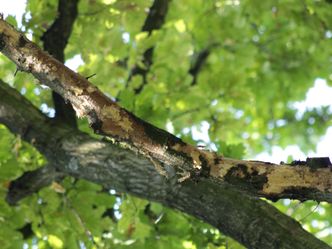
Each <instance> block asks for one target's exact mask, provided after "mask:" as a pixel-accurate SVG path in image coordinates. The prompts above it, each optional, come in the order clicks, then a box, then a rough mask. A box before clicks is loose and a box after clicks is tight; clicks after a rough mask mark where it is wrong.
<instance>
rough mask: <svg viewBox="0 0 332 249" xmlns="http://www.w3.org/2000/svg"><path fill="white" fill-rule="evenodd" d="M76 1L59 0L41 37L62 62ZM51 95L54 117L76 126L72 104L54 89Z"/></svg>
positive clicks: (51, 52) (74, 15)
mask: <svg viewBox="0 0 332 249" xmlns="http://www.w3.org/2000/svg"><path fill="white" fill-rule="evenodd" d="M78 1H79V0H59V3H58V16H57V18H56V19H55V21H54V22H53V24H52V25H51V26H50V27H49V28H48V30H47V31H46V32H45V33H44V34H43V36H42V38H41V40H42V41H43V42H44V50H45V51H47V52H49V53H50V54H51V55H52V56H53V57H54V58H56V59H57V60H58V61H60V62H62V63H63V62H64V59H65V55H64V50H65V47H66V45H67V43H68V39H69V36H70V34H71V31H72V27H73V24H74V22H75V19H76V17H77V5H78ZM52 97H53V103H54V108H55V119H57V120H59V121H62V122H66V123H68V124H70V125H71V126H73V127H77V123H76V115H75V111H74V109H73V107H72V105H71V104H70V103H66V102H65V101H64V99H63V98H62V97H61V95H59V94H57V93H56V92H54V91H53V92H52Z"/></svg>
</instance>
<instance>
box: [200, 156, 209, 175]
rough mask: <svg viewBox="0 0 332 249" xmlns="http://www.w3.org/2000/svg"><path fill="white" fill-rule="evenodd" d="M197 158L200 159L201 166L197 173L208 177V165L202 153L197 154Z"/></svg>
mask: <svg viewBox="0 0 332 249" xmlns="http://www.w3.org/2000/svg"><path fill="white" fill-rule="evenodd" d="M199 160H200V161H201V166H202V168H201V170H200V172H199V175H200V176H202V177H208V176H209V175H210V165H209V164H208V162H207V161H206V160H205V158H204V156H203V155H200V156H199Z"/></svg>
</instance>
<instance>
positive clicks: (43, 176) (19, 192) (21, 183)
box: [6, 165, 64, 205]
mask: <svg viewBox="0 0 332 249" xmlns="http://www.w3.org/2000/svg"><path fill="white" fill-rule="evenodd" d="M63 177H64V174H63V173H61V172H57V171H56V170H55V167H54V166H53V165H52V166H50V165H47V166H44V167H42V168H39V169H37V170H34V171H28V172H25V173H24V174H23V175H22V176H21V177H19V178H17V179H16V180H15V181H12V182H11V183H10V186H9V189H8V194H7V198H6V201H7V202H8V203H9V204H11V205H14V204H16V203H17V202H18V201H19V200H21V199H23V198H25V197H27V196H29V195H31V194H33V193H37V192H38V191H39V190H40V189H41V188H43V187H46V186H48V185H50V184H51V183H52V182H53V181H61V180H62V179H63Z"/></svg>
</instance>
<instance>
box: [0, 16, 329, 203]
mask: <svg viewBox="0 0 332 249" xmlns="http://www.w3.org/2000/svg"><path fill="white" fill-rule="evenodd" d="M0 44H2V46H0V50H1V52H2V53H3V54H5V55H6V56H7V57H8V58H9V59H11V60H12V61H13V62H14V63H15V64H16V65H17V67H18V68H19V69H20V70H22V71H26V72H29V73H32V74H33V75H34V76H35V77H36V78H37V79H39V80H40V81H41V82H42V83H43V84H47V85H48V86H49V87H50V88H51V89H52V90H54V91H57V92H58V93H59V94H60V95H61V96H63V97H64V98H65V99H67V100H68V101H70V102H71V103H72V104H73V107H74V109H75V110H76V113H77V115H78V116H79V117H87V118H88V120H89V123H90V126H91V128H92V129H93V130H94V131H95V132H96V133H97V134H101V135H104V136H108V137H110V138H113V139H115V140H116V141H120V142H123V143H124V144H126V146H127V147H129V148H131V149H132V150H134V151H136V152H138V153H140V154H142V155H143V156H145V157H146V158H148V159H149V160H150V161H151V162H152V163H153V164H154V165H155V168H156V170H158V172H159V173H160V174H161V175H163V176H164V177H166V178H167V179H171V180H175V181H177V182H179V183H181V182H183V181H185V180H188V179H193V180H195V181H202V180H204V179H206V178H211V179H213V180H214V181H216V182H218V183H220V184H223V183H224V182H228V183H231V184H233V185H235V186H236V187H237V188H239V189H240V190H243V191H247V192H250V193H251V194H253V195H256V196H259V197H265V198H269V199H272V200H277V199H279V198H292V199H294V198H296V199H299V200H301V201H304V200H308V199H313V200H317V201H328V202H331V200H332V172H331V170H330V166H331V165H330V163H327V164H325V165H318V168H317V167H309V166H312V165H310V164H309V163H306V162H304V163H303V162H300V163H298V165H297V164H295V165H287V164H284V165H276V164H272V163H268V162H259V161H245V160H235V159H231V158H225V157H222V156H219V155H217V154H216V153H214V152H210V151H205V150H199V149H198V148H196V147H194V146H192V145H190V144H186V143H184V142H183V141H182V140H180V139H179V138H177V137H175V136H174V135H172V134H170V133H168V132H166V131H164V130H161V129H159V128H157V127H155V126H153V125H151V124H149V123H147V122H145V121H144V120H141V119H140V118H138V117H136V116H134V115H133V114H132V113H130V112H129V111H127V110H125V109H123V108H121V107H120V106H119V105H118V104H117V103H115V102H114V101H112V100H111V99H110V98H108V97H107V96H106V95H105V94H103V93H102V92H101V91H99V89H98V88H97V87H96V86H94V85H92V84H91V83H90V82H89V81H88V80H87V79H85V78H84V77H82V76H80V75H79V74H77V73H75V72H73V71H71V70H70V69H69V68H67V67H65V66H64V65H63V64H62V63H60V62H59V61H57V60H56V59H54V58H53V57H51V56H50V55H49V54H47V53H45V52H43V51H42V50H41V49H40V48H38V47H37V46H36V45H35V44H34V43H32V42H30V41H28V40H27V39H26V38H25V37H24V36H23V35H22V34H21V33H19V32H17V31H16V30H15V29H14V28H13V27H12V26H10V25H9V24H7V23H6V22H5V21H4V20H0ZM309 162H310V161H309ZM314 166H315V165H314ZM320 167H322V168H320Z"/></svg>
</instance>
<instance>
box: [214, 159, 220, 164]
mask: <svg viewBox="0 0 332 249" xmlns="http://www.w3.org/2000/svg"><path fill="white" fill-rule="evenodd" d="M220 162H221V158H220V157H216V158H214V164H215V165H217V164H219V163H220Z"/></svg>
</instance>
